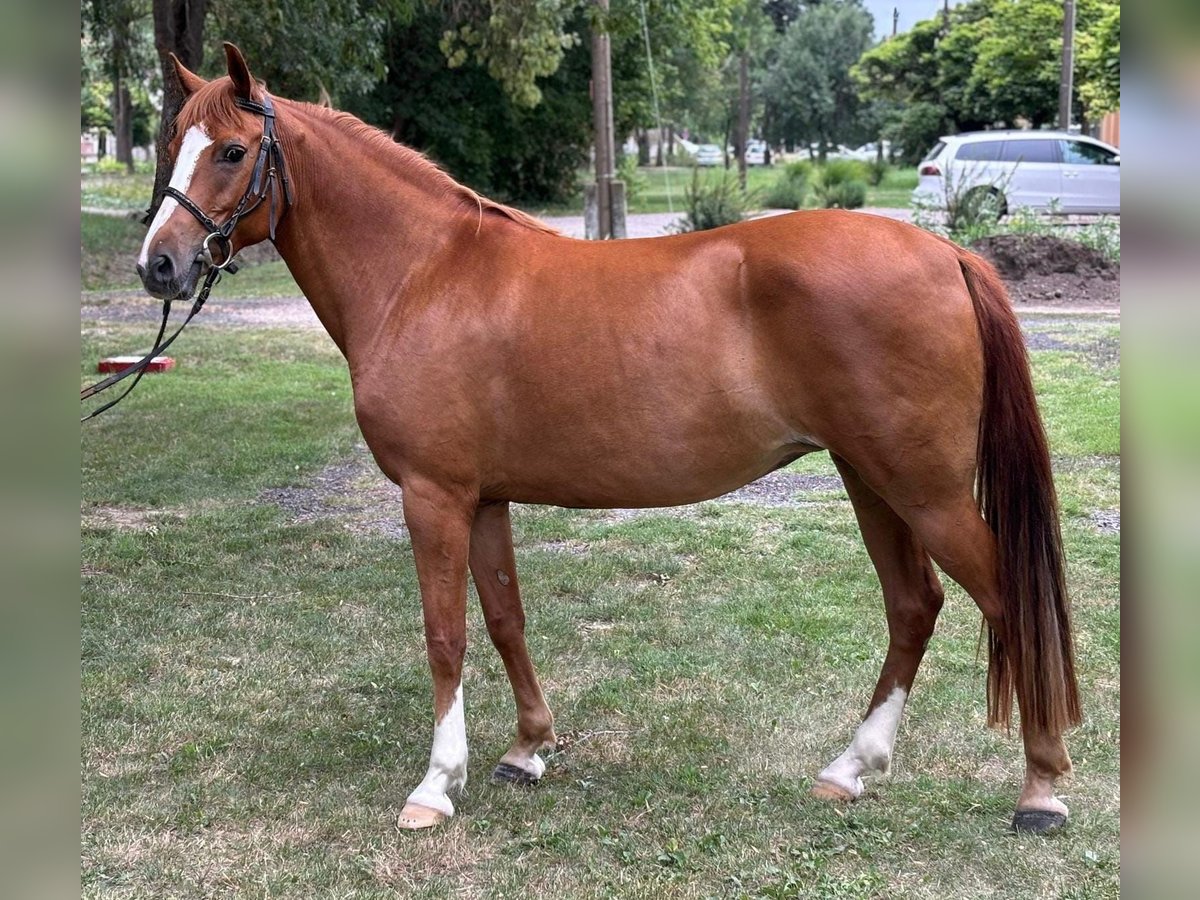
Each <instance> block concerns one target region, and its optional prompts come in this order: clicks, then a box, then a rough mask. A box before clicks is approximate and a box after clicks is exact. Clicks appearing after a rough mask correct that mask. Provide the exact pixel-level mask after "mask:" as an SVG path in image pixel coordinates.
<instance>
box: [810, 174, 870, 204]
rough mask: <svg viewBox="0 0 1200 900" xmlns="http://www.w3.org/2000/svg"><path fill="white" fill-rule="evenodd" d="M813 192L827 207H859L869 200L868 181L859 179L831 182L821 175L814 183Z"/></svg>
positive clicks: (818, 200) (819, 201)
mask: <svg viewBox="0 0 1200 900" xmlns="http://www.w3.org/2000/svg"><path fill="white" fill-rule="evenodd" d="M813 193H814V194H815V195H816V197H817V202H818V203H820V204H821V206H823V207H825V208H826V209H858V208H859V207H861V206H862V205H863V204H864V203H866V202H867V183H866V182H865V181H861V180H858V179H855V180H851V181H834V182H829V181H827V180H826V179H825V178H824V177H821V178H818V179H817V182H816V184H814V185H813Z"/></svg>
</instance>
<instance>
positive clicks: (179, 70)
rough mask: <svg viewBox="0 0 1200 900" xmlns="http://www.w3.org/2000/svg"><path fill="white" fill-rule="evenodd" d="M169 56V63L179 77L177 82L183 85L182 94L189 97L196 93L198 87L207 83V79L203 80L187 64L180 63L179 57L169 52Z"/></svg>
mask: <svg viewBox="0 0 1200 900" xmlns="http://www.w3.org/2000/svg"><path fill="white" fill-rule="evenodd" d="M170 57H171V64H172V65H173V66H175V74H176V76H178V78H179V83H180V84H181V85H183V96H185V97H190V96H191V95H192V94H194V93H196V91H198V90H200V88H202V87H204V86H205V85H206V84H208V82H207V81H205V80H204V79H203V78H201V77H200V76H199V75H197V74H196V73H195V72H192V71H191V70H189V69H188V67H187V66H185V65H184V64H183V63H181V62H180V61H179V57H178V56H176V55H175V54H174V53H172V54H170Z"/></svg>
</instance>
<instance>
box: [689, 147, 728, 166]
mask: <svg viewBox="0 0 1200 900" xmlns="http://www.w3.org/2000/svg"><path fill="white" fill-rule="evenodd" d="M692 155H693V156H695V157H696V165H698V166H720V165H724V164H725V154H724V153H722V152H721V148H720V147H718V146H717V145H716V144H701V145H700V146H699V147H697V148H696V152H695V153H694V154H692Z"/></svg>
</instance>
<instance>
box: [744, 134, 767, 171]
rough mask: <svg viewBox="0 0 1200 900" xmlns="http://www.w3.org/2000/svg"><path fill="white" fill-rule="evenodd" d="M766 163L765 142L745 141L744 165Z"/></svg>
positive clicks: (762, 164)
mask: <svg viewBox="0 0 1200 900" xmlns="http://www.w3.org/2000/svg"><path fill="white" fill-rule="evenodd" d="M766 164H767V142H766V141H758V140H751V141H746V165H748V166H765V165H766Z"/></svg>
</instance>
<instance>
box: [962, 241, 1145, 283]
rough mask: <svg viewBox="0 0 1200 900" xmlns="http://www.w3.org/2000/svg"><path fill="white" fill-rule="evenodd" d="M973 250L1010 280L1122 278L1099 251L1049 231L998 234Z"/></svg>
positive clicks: (1118, 270)
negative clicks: (1040, 277) (1045, 232)
mask: <svg viewBox="0 0 1200 900" xmlns="http://www.w3.org/2000/svg"><path fill="white" fill-rule="evenodd" d="M971 249H972V250H974V251H975V252H976V253H978V254H980V255H981V256H985V257H987V259H988V260H990V261H991V263H992V265H994V266H995V267H996V269H997V270H998V271H999V272H1000V274H1001V275H1002V276H1003V277H1004V278H1005V280H1009V281H1011V280H1019V279H1022V278H1026V277H1028V276H1030V275H1035V276H1036V275H1082V276H1085V277H1088V278H1101V279H1105V280H1115V281H1119V280H1120V278H1121V267H1120V266H1119V265H1118V264H1116V263H1114V262H1112V261H1111V260H1109V259H1108V258H1107V257H1105V256H1104V255H1102V254H1101V253H1099V252H1098V251H1096V250H1093V249H1092V248H1091V247H1085V246H1084V245H1083V244H1079V243H1076V242H1075V241H1071V240H1066V239H1064V238H1061V237H1057V236H1055V235H1050V234H995V235H992V236H990V237H985V238H981V239H980V240H978V241H976V242H975V243H974V244H973V245H972V246H971Z"/></svg>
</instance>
